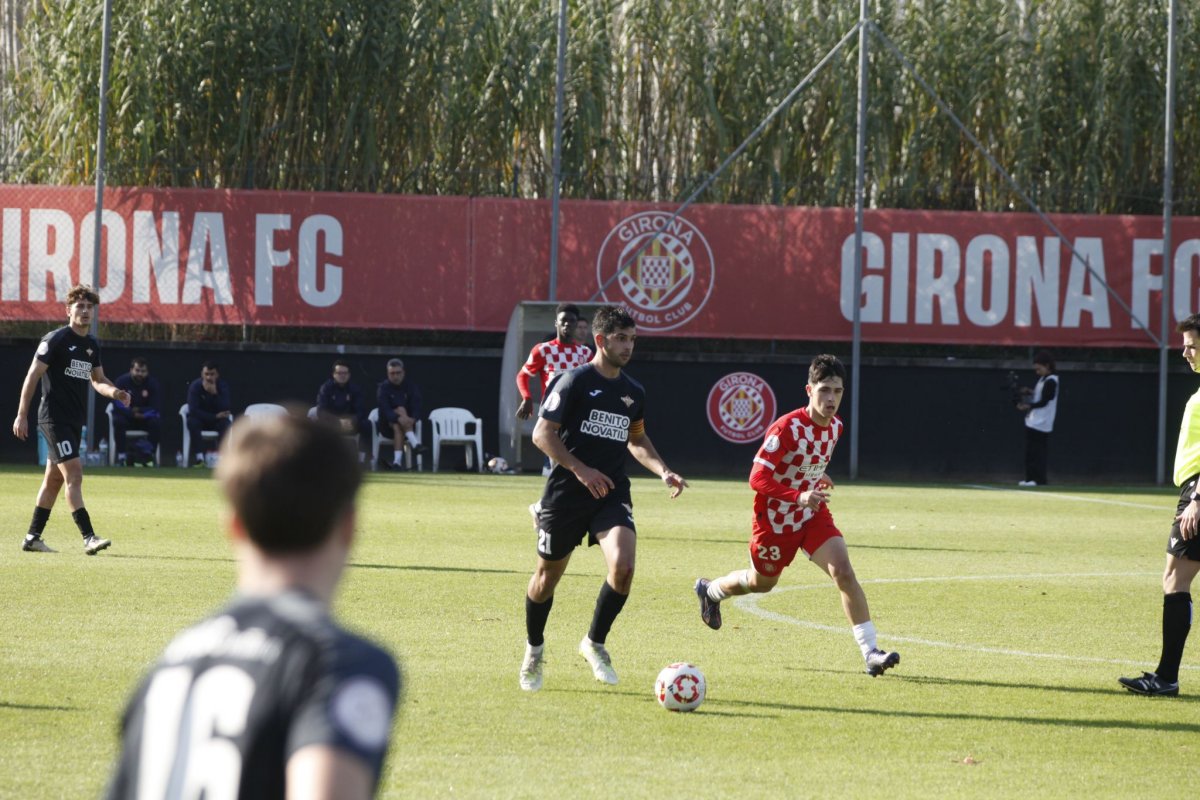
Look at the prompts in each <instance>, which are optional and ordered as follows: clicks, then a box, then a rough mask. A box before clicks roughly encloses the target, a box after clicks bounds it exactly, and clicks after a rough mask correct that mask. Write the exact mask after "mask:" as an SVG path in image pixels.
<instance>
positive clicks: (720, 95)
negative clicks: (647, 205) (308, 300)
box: [0, 0, 1200, 214]
mask: <svg viewBox="0 0 1200 800" xmlns="http://www.w3.org/2000/svg"><path fill="white" fill-rule="evenodd" d="M102 5H103V4H102V2H100V1H99V0H92V1H91V2H88V3H79V2H71V3H37V4H32V5H30V6H28V8H27V13H28V16H27V18H26V20H25V26H24V30H23V42H24V50H23V53H22V63H21V67H20V69H19V70H18V71H17V73H16V75H15V79H14V80H11V81H9V87H8V88H7V90H6V91H8V92H10V95H9V100H10V102H12V103H13V104H14V105H15V108H16V110H15V121H16V123H17V127H18V128H19V130H20V132H21V135H20V137H19V139H18V144H17V146H16V148H15V149H16V152H13V153H7V154H0V160H7V161H9V162H16V163H18V164H20V170H19V172H17V173H15V174H10V176H9V178H10V179H16V180H21V181H29V182H43V183H57V184H72V183H86V182H89V181H90V180H92V178H93V172H94V163H93V159H94V155H93V152H92V150H93V147H94V142H95V138H96V125H97V102H96V99H97V98H96V94H97V88H96V87H97V84H98V76H99V63H100V62H99V49H100V48H99V41H100V31H101V27H102V26H101V8H102ZM1180 5H1181V7H1182V8H1183V13H1182V14H1181V18H1182V25H1181V35H1180V42H1179V44H1180V47H1179V56H1180V61H1179V63H1180V75H1179V83H1178V85H1179V86H1180V87H1181V89H1180V92H1179V124H1178V150H1177V158H1176V165H1177V177H1176V186H1177V187H1178V189H1179V203H1178V205H1177V207H1176V210H1177V211H1178V212H1179V213H1184V214H1187V213H1191V214H1196V213H1200V192H1198V191H1197V188H1196V187H1197V185H1198V181H1197V180H1196V179H1197V177H1200V175H1198V172H1200V162H1198V159H1200V147H1198V146H1197V145H1198V144H1200V142H1197V138H1198V137H1200V124H1198V123H1200V108H1198V107H1197V105H1196V104H1195V103H1194V93H1195V90H1194V87H1195V86H1196V85H1197V84H1198V81H1197V79H1198V78H1200V74H1198V73H1200V47H1198V46H1197V45H1198V44H1200V42H1198V41H1197V38H1198V37H1197V31H1196V27H1195V25H1194V18H1195V12H1196V10H1197V2H1196V1H1195V0H1185V1H1183V2H1181V3H1180ZM557 6H558V3H557V0H277V1H276V2H270V3H264V2H261V0H136V2H135V1H134V0H114V8H115V14H114V17H115V19H114V27H113V43H114V44H113V47H114V53H113V72H112V95H111V99H112V106H111V108H112V113H111V115H110V120H111V125H110V132H109V163H110V173H109V177H110V182H111V183H115V184H125V185H139V184H142V185H151V186H204V187H208V186H217V187H233V188H237V187H254V188H266V189H299V190H337V191H379V192H404V193H434V194H471V195H515V196H522V197H542V196H546V195H547V194H548V187H549V179H548V172H549V164H550V161H551V141H552V125H553V119H554V112H553V103H554V60H555V47H556V43H555V35H556V13H557ZM871 9H872V14H873V19H874V20H875V21H876V22H877V23H878V25H879V27H880V29H881V30H882V31H883V32H884V33H885V34H886V35H887V36H888V37H890V38H891V39H892V40H893V41H894V42H896V44H897V45H898V46H899V47H900V48H901V49H902V50H903V51H904V52H905V53H906V54H907V55H908V57H909V58H910V59H911V61H912V62H913V63H914V64H915V65H916V67H917V69H918V70H919V71H920V72H921V74H922V75H923V76H924V77H925V79H926V80H928V81H929V82H930V83H931V84H933V85H934V86H935V87H937V89H938V91H939V92H940V93H941V94H942V96H943V97H944V98H945V99H946V101H947V102H948V103H949V104H950V106H951V107H952V108H954V109H955V111H956V113H957V114H958V115H959V116H960V117H961V118H962V119H963V120H964V121H965V122H966V123H967V124H968V125H969V126H971V128H972V130H973V132H974V133H975V134H976V135H977V136H978V137H979V138H980V139H981V140H982V141H983V142H984V143H985V144H986V145H987V146H988V147H989V148H991V149H992V150H993V152H994V153H995V155H996V156H997V157H998V158H999V160H1000V161H1001V163H1003V164H1004V165H1005V166H1006V168H1008V169H1009V170H1010V172H1011V173H1012V174H1013V175H1014V176H1015V177H1016V178H1017V179H1018V180H1019V182H1020V183H1021V185H1022V186H1024V187H1026V188H1027V189H1028V190H1029V191H1030V193H1031V194H1033V195H1034V197H1035V198H1036V199H1037V200H1038V202H1039V203H1041V204H1043V206H1044V207H1046V208H1047V209H1049V210H1058V211H1081V212H1096V213H1116V212H1135V213H1158V212H1159V210H1160V207H1161V206H1160V198H1161V165H1162V160H1163V134H1162V117H1163V110H1162V104H1163V96H1164V83H1165V71H1166V67H1165V64H1166V57H1165V41H1166V0H1053V1H1051V0H1046V1H1044V2H1038V0H907V2H900V0H883V1H880V2H873V3H872V6H871ZM857 16H858V3H857V2H853V0H839V2H827V1H825V0H803V1H802V0H624V1H623V2H621V1H619V0H575V1H574V2H572V4H571V16H570V49H569V70H570V77H569V80H568V84H567V103H568V105H567V114H566V133H565V154H564V171H565V172H566V177H565V182H564V191H565V194H566V196H568V197H591V198H611V199H616V198H631V199H648V200H672V199H675V198H678V197H681V196H683V195H685V194H686V193H687V191H688V190H689V189H690V188H691V187H694V186H695V185H697V183H698V182H699V181H700V180H702V179H703V178H704V177H705V176H706V175H707V174H709V172H710V171H712V170H713V169H715V167H716V166H717V165H718V164H719V163H720V162H721V161H722V159H723V158H724V157H725V156H726V155H727V154H728V153H729V152H730V151H731V150H732V149H733V148H734V147H735V146H736V145H737V144H738V143H739V142H740V141H741V140H742V139H743V138H744V137H745V136H746V135H747V134H748V133H749V132H750V131H751V130H753V129H754V127H755V126H756V125H757V124H758V122H759V120H760V119H761V118H762V117H763V116H764V115H765V113H766V112H767V111H768V110H769V109H770V108H771V107H772V106H773V105H774V104H776V103H777V102H779V100H780V99H782V98H783V97H784V96H785V95H786V94H787V93H788V91H789V90H790V89H791V88H792V87H793V86H794V85H796V84H797V83H798V82H799V81H800V79H801V78H802V77H803V76H804V75H805V74H807V73H808V72H809V70H811V69H812V67H813V66H814V65H815V64H816V63H817V62H818V60H819V59H820V58H821V57H822V56H823V55H824V54H825V53H826V52H828V51H829V49H830V48H831V47H832V46H833V45H834V44H835V43H836V42H837V41H838V40H839V39H840V38H841V36H842V35H843V34H844V33H845V32H846V31H848V30H849V29H850V28H851V27H852V26H853V25H854V24H855V22H856V21H857ZM856 61H857V52H856V49H855V48H854V47H847V48H845V49H844V51H843V52H841V53H839V55H838V56H837V57H836V58H835V59H834V61H833V63H832V64H831V65H830V68H829V69H827V70H825V71H824V72H823V73H822V74H820V75H819V76H818V77H817V79H816V80H815V81H814V83H813V85H812V86H811V87H810V88H809V89H808V90H807V91H806V92H804V93H803V94H802V95H801V96H800V98H799V99H798V101H797V102H796V103H795V105H794V106H793V107H792V108H790V109H789V110H788V111H787V112H786V113H785V114H784V115H782V116H781V117H780V119H779V120H777V122H776V123H775V124H774V125H772V126H771V128H770V129H769V130H768V131H767V132H766V133H765V135H763V136H762V137H761V138H760V139H759V140H758V141H757V142H756V143H755V144H754V145H753V146H752V147H751V148H750V149H749V150H748V151H747V153H746V154H745V155H744V156H743V157H742V158H741V159H739V160H738V161H737V162H736V164H735V165H734V166H733V168H732V169H731V170H730V171H729V173H728V174H726V175H725V176H723V177H722V178H721V179H720V180H719V181H718V182H717V184H716V185H715V186H714V187H713V188H712V190H711V191H710V192H709V193H708V194H707V195H705V196H704V197H703V198H702V199H703V200H704V201H708V202H731V203H775V204H797V205H851V204H852V203H853V190H854V117H855V110H856V90H857V89H856V84H857V76H856ZM871 64H872V71H871V111H870V147H869V152H870V156H869V159H870V162H869V176H870V186H869V192H870V194H869V202H870V203H871V204H872V205H876V206H886V207H896V208H906V207H920V208H953V209H985V210H1003V209H1009V208H1017V209H1021V208H1023V206H1022V204H1021V201H1020V200H1019V199H1018V198H1017V197H1016V196H1014V194H1013V193H1012V192H1010V191H1009V189H1008V188H1007V187H1006V186H1004V185H1003V184H1002V183H1001V182H1000V181H999V179H998V178H997V177H996V176H995V175H994V174H992V172H991V170H990V168H989V167H988V166H987V164H986V162H985V161H984V160H983V159H982V158H980V157H979V156H978V155H976V154H975V153H974V152H973V150H972V148H971V146H970V145H969V144H968V143H967V142H966V141H965V140H964V139H963V138H962V137H961V136H960V135H959V134H958V133H957V131H955V130H954V128H953V127H952V126H951V125H950V124H949V122H948V121H946V120H945V119H944V118H943V117H942V116H941V115H940V114H939V113H938V112H937V110H936V108H935V107H934V104H933V103H932V101H931V100H930V98H929V97H927V96H926V95H925V94H924V93H923V92H922V91H921V90H920V88H919V87H917V85H916V84H915V83H914V82H913V81H912V80H911V79H910V78H909V76H908V75H907V74H905V72H904V71H903V70H902V69H901V67H900V66H899V64H898V63H897V62H896V60H895V59H894V58H893V57H892V55H891V54H889V53H888V52H886V51H885V50H884V49H883V47H882V44H881V42H879V41H878V40H875V41H873V42H872V50H871Z"/></svg>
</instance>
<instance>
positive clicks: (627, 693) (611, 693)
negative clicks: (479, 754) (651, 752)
mask: <svg viewBox="0 0 1200 800" xmlns="http://www.w3.org/2000/svg"><path fill="white" fill-rule="evenodd" d="M541 693H549V694H583V695H587V696H589V697H612V698H618V697H619V698H626V697H633V698H636V699H639V700H646V699H647V697H646V695H647V692H637V691H633V690H631V689H605V688H603V687H601V686H599V685H597V686H596V688H595V689H554V688H551V687H547V688H545V689H542V691H541V692H539V694H541ZM650 702H653V700H650ZM714 702H715V701H705V703H704V705H703V706H702V707H701V708H700V709H697V711H696V712H694V713H695V714H696V716H708V717H746V718H749V719H762V718H763V717H765V716H771V717H777V716H779V715H778V714H769V715H768V714H764V713H758V712H755V713H750V712H745V711H721V710H714V709H712V708H711V707H710V706H711V705H712V704H713V703H714ZM678 713H692V712H678Z"/></svg>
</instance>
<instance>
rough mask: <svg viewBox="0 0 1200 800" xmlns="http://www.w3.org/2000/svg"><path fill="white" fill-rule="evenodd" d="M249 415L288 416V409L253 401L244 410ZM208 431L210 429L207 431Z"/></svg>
mask: <svg viewBox="0 0 1200 800" xmlns="http://www.w3.org/2000/svg"><path fill="white" fill-rule="evenodd" d="M242 413H243V414H245V415H246V416H247V417H259V416H262V417H270V416H276V415H280V416H286V415H287V413H288V410H287V409H286V408H284V407H283V406H281V405H278V404H276V403H251V404H250V405H248V406H246V410H245V411H243V412H242ZM205 433H208V431H205Z"/></svg>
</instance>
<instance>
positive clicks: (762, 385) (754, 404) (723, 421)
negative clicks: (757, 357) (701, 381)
mask: <svg viewBox="0 0 1200 800" xmlns="http://www.w3.org/2000/svg"><path fill="white" fill-rule="evenodd" d="M774 421H775V392H773V391H771V386H770V384H768V383H767V382H766V381H765V380H763V379H762V378H760V377H758V376H757V375H755V374H754V373H753V372H731V373H730V374H728V375H726V376H725V377H723V378H721V379H720V380H719V381H717V382H716V383H715V384H713V387H712V389H711V390H710V391H709V393H708V424H709V425H711V426H712V429H713V430H714V431H715V432H716V434H717V435H718V436H720V437H721V438H722V439H724V440H725V441H727V442H733V443H734V444H749V443H751V442H758V441H759V440H761V439H762V436H763V434H764V433H766V432H767V427H768V426H769V425H770V424H771V423H772V422H774Z"/></svg>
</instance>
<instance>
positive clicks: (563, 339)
mask: <svg viewBox="0 0 1200 800" xmlns="http://www.w3.org/2000/svg"><path fill="white" fill-rule="evenodd" d="M578 322H579V307H578V306H576V305H575V304H574V303H559V305H558V308H557V309H555V317H554V328H555V331H556V332H557V333H558V335H557V336H556V337H555V338H553V339H551V340H550V341H548V342H538V343H537V344H535V345H534V346H533V349H532V350H530V351H529V358H527V359H525V365H524V366H523V367H521V371H520V372H518V373H517V390H518V391H519V392H520V393H521V405H520V406H518V407H517V419H529V417H530V416H531V415H532V414H533V393H532V391H530V388H529V382H530V380H536V381H537V383H538V393H539V394H540V393H541V392H542V391H543V390H544V389H545V387H546V386H547V385H549V383H550V379H551V378H553V377H554V376H555V375H557V374H558V373H560V372H566V371H567V370H569V369H574V368H575V367H580V366H583V365H584V364H586V363H587V362H588V361H591V359H592V351H591V350H589V349H588V348H587V346H586V345H585V344H583V341H582V340H577V339H576V337H575V332H576V325H577V324H578Z"/></svg>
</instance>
